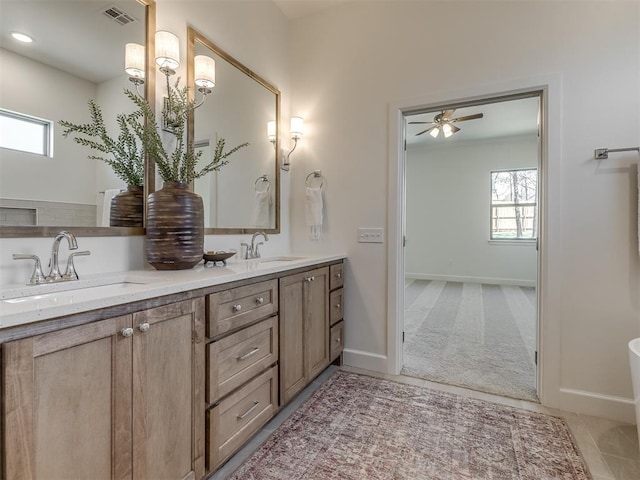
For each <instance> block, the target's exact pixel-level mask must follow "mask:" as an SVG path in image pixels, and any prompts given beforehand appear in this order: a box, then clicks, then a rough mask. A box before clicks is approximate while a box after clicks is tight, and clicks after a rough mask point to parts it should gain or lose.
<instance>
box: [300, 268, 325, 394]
mask: <svg viewBox="0 0 640 480" xmlns="http://www.w3.org/2000/svg"><path fill="white" fill-rule="evenodd" d="M304 284H305V290H304V310H305V316H304V318H305V376H306V379H307V382H309V381H310V380H311V379H312V378H314V377H315V376H316V375H318V374H319V373H320V372H321V371H322V370H324V369H325V368H326V367H327V365H329V269H328V268H326V267H325V268H319V269H316V270H312V271H310V272H307V273H306V277H305V282H304Z"/></svg>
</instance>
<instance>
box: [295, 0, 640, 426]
mask: <svg viewBox="0 0 640 480" xmlns="http://www.w3.org/2000/svg"><path fill="white" fill-rule="evenodd" d="M639 20H640V4H638V3H636V2H384V1H383V2H353V3H346V4H344V5H342V6H340V7H337V8H335V9H332V10H327V11H325V12H322V13H320V14H317V15H314V16H310V17H305V18H301V19H298V20H296V21H294V22H293V23H292V30H291V45H292V58H291V62H292V85H293V86H294V87H293V98H292V109H293V110H295V111H296V112H298V113H300V114H301V115H302V116H303V117H304V118H305V122H306V125H307V126H308V134H307V135H306V136H305V137H304V141H303V142H302V145H301V148H299V151H297V156H296V158H295V160H294V161H295V162H296V164H295V166H294V169H293V171H292V173H293V177H292V207H291V208H292V242H293V245H294V246H295V248H296V249H298V250H300V251H307V250H311V251H318V250H326V251H331V250H346V252H347V253H348V255H349V261H348V269H347V275H346V284H347V286H348V293H347V295H346V300H345V302H346V311H345V318H347V319H348V323H347V331H346V333H345V341H346V358H347V359H348V361H350V362H352V363H357V364H359V365H363V366H365V365H370V366H372V367H374V368H384V365H385V363H386V362H387V361H388V359H387V353H388V351H387V329H388V322H394V321H395V319H394V318H387V292H388V287H389V285H391V283H392V279H390V278H389V276H388V271H387V250H386V245H384V244H382V245H381V244H359V243H357V228H358V227H387V226H388V218H387V213H388V211H387V203H388V200H389V199H388V198H387V188H388V182H389V180H390V179H389V177H388V173H387V172H388V168H389V164H388V162H389V153H388V152H389V148H390V146H389V145H388V138H389V123H390V116H389V112H388V110H389V106H390V104H398V103H401V101H404V100H406V99H408V98H409V99H410V98H419V97H424V96H430V98H432V99H434V100H437V99H438V98H437V92H443V93H442V98H440V100H450V99H451V97H449V96H448V95H449V92H457V91H465V92H473V91H474V90H475V89H477V90H482V91H483V92H487V91H491V90H492V89H491V86H492V85H495V86H496V87H495V88H496V91H497V92H499V91H500V89H501V87H500V86H501V85H502V84H503V82H508V81H511V82H512V83H514V82H515V81H516V80H518V79H524V80H523V82H524V83H526V81H527V79H531V78H533V77H540V76H545V75H546V76H549V77H553V78H556V79H558V81H557V85H556V86H557V88H558V91H557V92H556V93H557V96H556V97H555V99H552V101H553V102H554V104H553V105H552V108H553V109H554V111H555V114H554V115H555V117H556V118H557V119H558V121H557V122H556V124H555V126H554V128H555V129H556V130H555V131H554V132H552V134H553V136H554V138H555V140H554V149H553V151H551V152H550V153H551V155H552V157H550V158H549V162H550V164H551V165H552V167H553V168H552V169H551V172H552V173H553V175H554V178H551V179H549V180H550V181H549V191H548V195H549V199H550V202H549V207H550V211H549V223H550V231H549V232H547V233H548V235H549V242H548V244H547V245H546V246H545V247H546V248H547V252H549V253H551V254H552V256H551V260H552V261H549V264H548V265H547V271H546V280H547V284H546V285H547V287H548V288H549V289H550V290H548V291H547V292H546V293H547V301H548V303H547V306H546V308H547V310H546V318H545V321H546V322H547V323H546V325H547V326H548V327H549V328H548V329H547V331H546V332H545V335H547V337H546V338H547V340H549V342H547V344H546V345H547V346H548V347H549V348H548V350H547V351H546V353H545V355H546V358H543V359H542V361H543V362H545V377H546V378H547V380H548V382H547V384H546V389H545V392H544V400H545V401H546V402H547V403H549V404H554V405H558V406H562V407H564V408H569V409H573V408H579V409H581V410H583V411H589V412H591V413H598V414H601V415H605V416H612V417H616V416H617V417H624V418H626V419H629V420H631V419H632V409H631V403H630V399H631V380H630V373H629V366H628V361H627V346H626V344H627V342H628V341H629V340H630V339H632V338H634V337H637V336H639V335H640V260H639V258H638V251H637V250H638V249H637V245H636V241H637V240H636V238H637V235H636V229H637V224H636V216H637V212H636V208H637V207H636V205H637V202H636V199H635V198H636V197H635V195H636V180H635V173H636V167H635V163H636V161H637V160H638V157H637V155H635V154H627V155H615V156H613V155H612V157H611V159H610V160H608V161H603V162H596V161H594V160H593V149H594V148H597V147H611V148H614V147H624V146H635V145H637V144H638V140H639V138H638V132H639V131H640V112H639V110H640V95H639V94H640V66H639V63H640V44H639V41H638V40H639V35H640V21H639ZM596 25H597V31H595V30H594V26H596ZM515 83H517V82H515ZM404 104H406V102H404ZM607 118H615V121H614V122H607V121H603V119H607ZM317 168H321V169H322V172H323V174H324V175H325V177H326V179H327V180H326V191H325V194H326V213H327V220H326V224H325V228H324V232H323V235H324V237H323V240H322V241H321V242H311V241H310V240H309V239H308V233H307V230H306V228H305V227H304V226H303V215H304V212H303V206H302V205H303V203H302V198H303V186H304V176H305V175H306V174H307V173H308V172H309V171H311V170H313V169H317ZM386 233H387V234H389V233H390V232H386ZM387 240H388V236H387Z"/></svg>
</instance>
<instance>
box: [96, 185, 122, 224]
mask: <svg viewBox="0 0 640 480" xmlns="http://www.w3.org/2000/svg"><path fill="white" fill-rule="evenodd" d="M119 193H120V189H119V188H112V189H108V190H105V191H104V195H103V197H102V221H101V223H100V225H101V226H103V227H110V226H111V199H112V198H113V197H115V196H116V195H118V194H119Z"/></svg>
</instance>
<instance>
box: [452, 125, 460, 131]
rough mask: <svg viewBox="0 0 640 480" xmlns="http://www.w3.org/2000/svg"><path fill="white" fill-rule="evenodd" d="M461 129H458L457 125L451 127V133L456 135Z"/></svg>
mask: <svg viewBox="0 0 640 480" xmlns="http://www.w3.org/2000/svg"><path fill="white" fill-rule="evenodd" d="M459 131H460V129H459V128H458V127H456V126H455V125H451V133H456V132H459Z"/></svg>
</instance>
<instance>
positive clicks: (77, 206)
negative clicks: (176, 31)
mask: <svg viewBox="0 0 640 480" xmlns="http://www.w3.org/2000/svg"><path fill="white" fill-rule="evenodd" d="M0 10H1V15H0V35H1V38H2V47H1V48H0V62H1V63H2V73H1V75H2V82H1V84H0V85H1V86H0V88H1V91H0V121H1V122H3V123H2V125H1V126H0V130H4V132H5V135H4V138H2V135H0V142H1V143H0V145H1V146H2V148H0V237H49V236H53V235H55V234H56V233H57V232H58V231H60V230H63V229H69V230H72V231H73V233H74V234H76V235H82V236H122V235H144V232H145V230H144V225H143V218H144V215H139V216H138V217H136V219H135V221H131V222H129V223H127V225H130V226H118V227H112V226H110V225H112V224H114V222H113V221H112V219H111V218H110V216H111V212H110V207H111V202H110V198H107V197H110V196H115V195H117V194H118V193H120V192H123V191H125V190H126V188H127V185H126V183H125V182H124V181H123V180H121V179H120V178H118V177H117V176H116V175H115V174H114V172H113V169H112V168H111V167H110V166H109V165H107V164H106V163H104V162H102V161H99V160H95V159H90V158H89V155H96V153H97V152H96V151H92V150H91V149H90V148H88V147H86V146H83V145H79V144H77V143H76V142H74V140H73V138H72V137H73V135H69V137H67V138H64V137H63V135H62V132H63V130H64V129H63V127H62V126H61V125H59V124H58V122H59V121H60V120H65V121H69V122H72V123H74V124H86V123H90V121H91V117H90V113H89V106H88V102H89V100H93V101H95V103H96V104H97V105H99V106H100V107H101V109H102V113H103V118H104V121H105V126H106V128H107V130H108V132H109V135H110V136H111V137H112V138H114V139H116V138H117V137H118V126H117V123H116V120H115V119H116V115H117V114H119V113H128V112H130V111H132V110H133V108H134V106H133V104H132V102H131V101H130V100H129V99H128V98H127V97H126V96H125V95H124V90H125V89H129V90H132V91H134V90H135V89H136V87H135V86H134V84H133V83H131V82H130V81H129V75H128V74H127V73H125V44H127V43H136V44H139V45H142V46H145V47H144V48H143V49H142V51H143V52H144V53H145V57H146V58H144V59H141V64H142V66H144V67H145V68H144V70H145V81H144V84H142V85H140V86H139V87H138V91H139V94H140V95H146V96H147V98H149V96H154V95H155V64H154V58H153V57H154V54H153V48H154V34H155V1H154V0H115V1H104V2H102V1H97V2H78V1H63V0H47V1H37V0H34V1H25V0H2V4H1V5H0ZM14 32H21V33H25V34H27V35H28V36H30V37H31V39H32V41H31V42H30V43H23V42H19V41H16V40H15V39H14V38H13V36H12V33H14ZM154 103H155V102H152V104H154ZM9 124H10V125H11V128H12V130H11V134H10V135H7V134H6V132H8V131H9V127H8V126H7V125H9ZM34 128H37V129H40V130H37V131H38V132H39V133H38V135H34V134H33V129H34ZM30 132H31V133H30ZM22 136H24V138H25V140H24V142H23V143H24V145H32V143H33V140H34V139H36V140H37V142H36V143H38V145H37V146H36V147H35V148H34V149H31V150H30V148H31V147H30V146H28V147H26V148H25V147H24V145H22V144H16V143H15V142H14V140H15V139H16V138H20V139H21V138H22ZM7 137H11V138H7ZM21 141H22V140H21ZM16 142H17V141H16ZM18 143H20V142H18ZM41 146H42V147H43V149H42V150H39V148H40V147H41ZM104 156H105V157H109V155H107V154H104ZM144 164H145V165H144V166H145V178H144V186H143V190H142V191H141V192H140V193H139V197H140V196H143V201H144V199H145V198H146V194H148V193H149V192H151V191H153V189H154V181H153V180H154V175H153V173H151V172H150V169H152V165H151V162H150V161H149V160H148V159H145V160H144ZM116 224H118V223H116ZM120 224H122V223H120Z"/></svg>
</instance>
